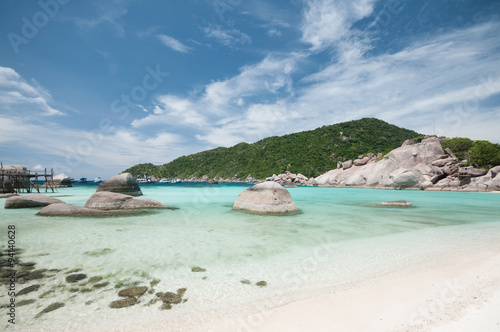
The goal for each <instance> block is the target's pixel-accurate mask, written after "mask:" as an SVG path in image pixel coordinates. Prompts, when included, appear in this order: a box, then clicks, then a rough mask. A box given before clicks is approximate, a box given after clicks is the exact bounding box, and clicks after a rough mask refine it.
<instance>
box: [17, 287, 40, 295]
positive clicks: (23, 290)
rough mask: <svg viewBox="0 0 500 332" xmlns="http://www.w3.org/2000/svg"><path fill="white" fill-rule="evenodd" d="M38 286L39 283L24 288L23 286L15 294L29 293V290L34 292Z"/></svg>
mask: <svg viewBox="0 0 500 332" xmlns="http://www.w3.org/2000/svg"><path fill="white" fill-rule="evenodd" d="M38 288H40V285H31V286H29V287H26V288H23V289H21V290H20V291H19V292H18V293H17V294H16V296H19V295H24V294H28V293H31V292H34V291H37V290H38Z"/></svg>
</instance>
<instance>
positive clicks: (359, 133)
mask: <svg viewBox="0 0 500 332" xmlns="http://www.w3.org/2000/svg"><path fill="white" fill-rule="evenodd" d="M418 136H420V134H418V133H417V132H415V131H412V130H408V129H404V128H400V127H397V126H395V125H391V124H389V123H387V122H384V121H382V120H378V119H374V118H364V119H361V120H355V121H349V122H343V123H338V124H334V125H328V126H323V127H320V128H317V129H314V130H309V131H303V132H299V133H294V134H289V135H284V136H279V137H278V136H272V137H268V138H264V139H262V140H260V141H258V142H256V143H253V144H248V143H239V144H237V145H235V146H232V147H230V148H222V147H219V148H216V149H213V150H207V151H203V152H199V153H196V154H192V155H189V156H182V157H179V158H177V159H175V160H173V161H171V162H170V163H167V164H164V165H153V164H150V163H148V164H139V165H135V166H133V167H130V168H128V169H127V170H125V172H129V173H131V174H132V175H133V176H137V175H148V176H155V177H157V178H173V177H179V178H189V177H191V176H196V177H201V176H203V175H208V176H209V177H210V178H213V177H221V178H232V177H233V176H236V177H238V178H242V179H244V178H246V177H247V176H249V175H250V176H252V177H254V178H258V179H264V178H265V177H268V176H271V175H272V174H273V173H275V174H279V173H284V172H285V171H286V170H287V169H288V170H289V171H290V172H292V173H302V174H304V175H305V176H307V177H311V176H313V177H316V176H318V175H321V174H323V173H325V172H326V171H328V170H331V169H333V168H336V167H337V161H346V160H349V159H354V158H357V157H358V156H359V155H360V154H366V153H369V152H373V153H378V152H382V153H387V152H389V151H390V150H392V149H394V148H397V147H399V146H401V144H402V143H403V141H405V140H406V139H414V138H416V137H418Z"/></svg>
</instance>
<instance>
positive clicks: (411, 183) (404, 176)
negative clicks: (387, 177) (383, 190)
mask: <svg viewBox="0 0 500 332" xmlns="http://www.w3.org/2000/svg"><path fill="white" fill-rule="evenodd" d="M419 183H420V182H419V180H418V178H417V176H416V175H415V174H414V173H412V172H409V171H407V172H404V173H401V174H399V175H398V176H396V177H395V178H394V187H395V188H398V189H405V188H412V187H417V185H418V184H419Z"/></svg>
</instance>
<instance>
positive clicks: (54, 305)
mask: <svg viewBox="0 0 500 332" xmlns="http://www.w3.org/2000/svg"><path fill="white" fill-rule="evenodd" d="M62 307H64V303H61V302H56V303H52V304H51V305H49V306H48V307H46V308H45V309H43V310H42V311H40V312H39V313H38V314H37V315H36V316H35V318H39V317H40V316H41V315H43V314H46V313H48V312H51V311H54V310H57V309H59V308H62Z"/></svg>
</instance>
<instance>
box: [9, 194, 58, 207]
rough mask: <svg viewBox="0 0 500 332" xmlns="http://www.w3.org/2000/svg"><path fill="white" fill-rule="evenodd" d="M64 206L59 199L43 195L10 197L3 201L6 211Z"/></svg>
mask: <svg viewBox="0 0 500 332" xmlns="http://www.w3.org/2000/svg"><path fill="white" fill-rule="evenodd" d="M57 203H59V204H66V203H64V202H63V201H61V200H60V199H57V198H53V197H50V196H45V195H26V196H12V197H9V198H7V199H6V200H5V208H6V209H22V208H31V207H43V206H47V205H50V204H57Z"/></svg>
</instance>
